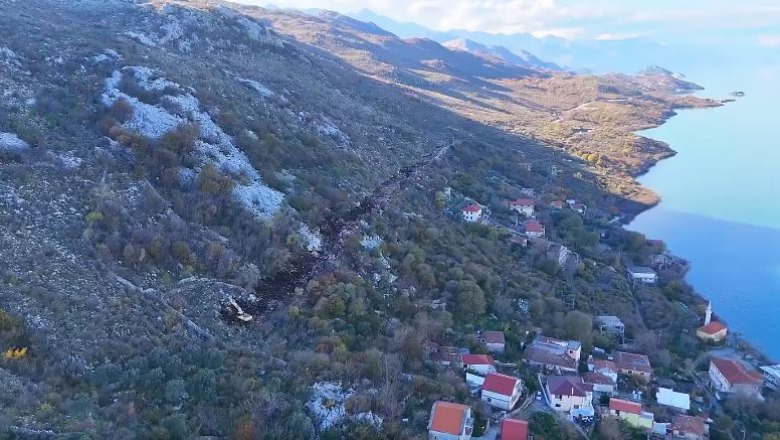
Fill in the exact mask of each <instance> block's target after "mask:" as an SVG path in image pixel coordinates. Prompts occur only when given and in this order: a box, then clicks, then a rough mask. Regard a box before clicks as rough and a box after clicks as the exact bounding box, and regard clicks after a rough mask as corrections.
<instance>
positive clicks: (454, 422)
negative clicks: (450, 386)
mask: <svg viewBox="0 0 780 440" xmlns="http://www.w3.org/2000/svg"><path fill="white" fill-rule="evenodd" d="M468 408H469V407H467V406H466V405H459V404H457V403H449V402H436V403H434V404H433V414H431V422H430V429H431V430H432V431H437V432H444V433H447V434H453V435H460V434H461V429H462V426H463V419H464V418H465V416H466V411H468Z"/></svg>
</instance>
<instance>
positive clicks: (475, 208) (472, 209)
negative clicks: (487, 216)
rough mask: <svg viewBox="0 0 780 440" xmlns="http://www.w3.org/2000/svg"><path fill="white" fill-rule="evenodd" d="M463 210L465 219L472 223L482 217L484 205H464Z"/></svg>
mask: <svg viewBox="0 0 780 440" xmlns="http://www.w3.org/2000/svg"><path fill="white" fill-rule="evenodd" d="M461 212H462V213H463V220H466V221H467V222H470V223H473V222H478V221H479V219H480V218H482V207H481V206H479V205H477V204H476V203H472V204H471V205H468V206H464V207H463V209H462V210H461Z"/></svg>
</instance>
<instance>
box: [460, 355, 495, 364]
mask: <svg viewBox="0 0 780 440" xmlns="http://www.w3.org/2000/svg"><path fill="white" fill-rule="evenodd" d="M460 361H461V362H463V364H465V365H495V364H496V361H495V360H493V356H491V355H489V354H464V355H462V356H461V357H460Z"/></svg>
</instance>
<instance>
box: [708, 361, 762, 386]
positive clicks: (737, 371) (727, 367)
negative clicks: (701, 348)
mask: <svg viewBox="0 0 780 440" xmlns="http://www.w3.org/2000/svg"><path fill="white" fill-rule="evenodd" d="M711 362H712V365H714V366H715V368H717V369H718V371H720V373H721V374H722V375H723V377H725V378H726V380H727V381H729V383H730V384H732V385H736V384H744V385H760V384H762V383H764V376H763V375H762V374H761V373H759V372H758V371H755V370H748V369H747V368H745V366H744V365H743V364H742V363H740V362H737V361H732V360H730V359H721V358H712V360H711Z"/></svg>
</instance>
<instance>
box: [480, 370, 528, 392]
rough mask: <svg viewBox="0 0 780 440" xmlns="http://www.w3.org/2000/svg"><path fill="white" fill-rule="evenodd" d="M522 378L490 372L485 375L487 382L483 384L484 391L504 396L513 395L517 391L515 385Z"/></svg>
mask: <svg viewBox="0 0 780 440" xmlns="http://www.w3.org/2000/svg"><path fill="white" fill-rule="evenodd" d="M518 382H520V379H518V378H516V377H512V376H507V375H506V374H498V373H488V375H487V376H485V383H483V384H482V391H491V392H494V393H497V394H501V395H502V396H511V395H512V394H514V392H515V387H516V386H517V383H518Z"/></svg>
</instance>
